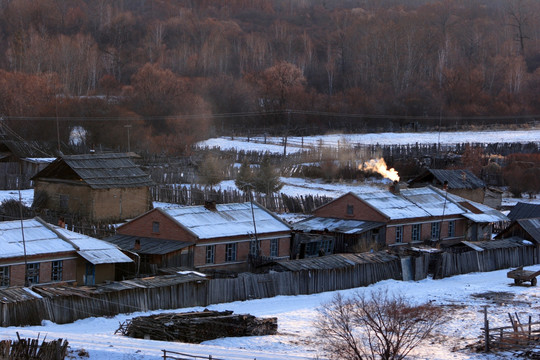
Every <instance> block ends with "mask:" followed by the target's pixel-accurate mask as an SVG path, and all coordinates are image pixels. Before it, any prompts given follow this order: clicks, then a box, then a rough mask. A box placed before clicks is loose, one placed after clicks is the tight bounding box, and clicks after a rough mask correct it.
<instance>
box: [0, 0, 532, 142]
mask: <svg viewBox="0 0 540 360" xmlns="http://www.w3.org/2000/svg"><path fill="white" fill-rule="evenodd" d="M538 14H540V3H539V2H538V1H535V0H472V1H467V2H462V1H453V0H438V1H437V0H416V1H410V0H408V1H402V2H400V1H395V0H394V1H390V0H389V1H378V0H363V1H349V0H326V1H322V0H321V1H305V0H287V1H285V0H227V1H220V2H218V3H216V2H214V1H187V0H167V1H160V2H155V1H110V0H98V1H89V0H76V1H72V0H39V1H31V0H11V1H0V34H1V36H0V46H1V47H2V48H4V49H6V51H5V52H2V55H0V70H1V71H0V90H1V92H0V93H1V95H0V114H1V115H3V116H5V117H8V118H9V119H11V121H12V122H14V119H15V118H17V117H24V118H31V117H38V118H39V119H40V122H39V123H35V124H36V125H38V126H32V127H28V126H25V125H18V124H19V123H20V122H21V121H18V120H17V121H18V122H17V124H13V123H12V124H11V126H13V127H17V126H18V128H19V129H18V130H20V131H22V132H23V135H25V136H32V137H42V138H51V137H52V136H53V135H55V134H57V133H59V134H60V138H61V139H62V140H64V141H67V139H68V138H69V132H70V129H71V128H73V127H75V126H78V125H80V124H84V127H85V128H88V134H89V137H90V139H89V140H88V142H90V143H99V144H106V145H107V146H115V145H116V146H119V144H118V138H119V136H120V134H124V133H125V129H124V126H125V125H132V126H133V129H132V130H133V133H132V134H131V135H132V136H133V140H134V145H135V146H140V147H143V146H144V147H146V148H150V149H154V150H158V151H170V152H181V151H185V149H186V145H189V144H190V143H191V142H193V141H194V140H197V139H200V138H201V137H204V136H207V135H208V133H209V131H210V129H213V130H214V131H218V132H221V131H222V130H223V131H224V130H227V131H231V130H236V131H245V129H246V128H247V127H253V126H256V127H259V128H274V129H275V128H276V127H279V128H280V130H281V131H289V130H290V129H298V128H302V127H306V126H312V127H318V128H328V127H332V124H331V121H330V120H332V118H331V117H329V116H328V115H326V114H327V113H340V114H341V113H348V114H366V115H384V116H390V117H393V116H420V117H427V118H429V117H435V118H438V117H439V116H441V115H442V116H443V118H445V117H449V116H457V117H462V116H522V115H528V114H529V115H530V114H538V113H540V105H539V104H540V101H539V100H540V98H539V96H540V95H539V94H540V91H538V90H539V89H540V70H539V68H540V67H539V66H540V42H539V39H540V35H539V34H540V21H538V20H539V19H537V18H536V17H535V16H538ZM288 110H309V111H310V113H309V114H306V113H302V114H303V115H294V113H293V115H292V116H291V112H288ZM212 114H214V115H215V114H237V115H235V116H233V115H229V116H227V117H225V116H211V115H212ZM187 115H191V116H187ZM64 117H71V118H73V117H75V118H77V119H80V121H79V123H75V122H74V121H73V120H72V121H70V122H69V123H65V122H64V123H63V125H64V126H62V124H60V125H59V126H58V124H57V122H56V118H59V119H60V121H61V119H62V118H64ZM89 117H94V118H99V119H101V122H99V121H94V122H93V124H89V123H88V122H84V123H83V122H82V121H83V120H84V119H86V118H89ZM47 118H50V120H47ZM113 119H115V120H117V121H111V120H113ZM118 119H123V120H122V121H118ZM126 119H130V122H128V121H127V120H126ZM132 119H139V120H138V121H134V120H132ZM362 121H364V120H363V118H352V120H351V121H350V122H351V123H352V125H351V128H353V127H354V128H361V124H359V123H361V122H362ZM449 121H450V120H449ZM329 122H330V123H329ZM451 122H452V123H454V122H455V120H454V119H452V121H451ZM25 128H26V130H25ZM28 128H30V129H28ZM58 128H59V129H58ZM104 128H106V129H107V131H103V129H104ZM122 138H125V136H122ZM124 148H125V146H124Z"/></svg>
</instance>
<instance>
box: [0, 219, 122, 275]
mask: <svg viewBox="0 0 540 360" xmlns="http://www.w3.org/2000/svg"><path fill="white" fill-rule="evenodd" d="M23 230H24V244H25V245H26V255H27V256H34V255H41V254H59V253H69V252H77V253H78V254H79V255H80V256H82V257H83V258H85V259H86V260H88V261H89V262H91V263H92V264H94V265H97V264H108V263H123V262H131V261H132V260H131V259H130V258H129V257H127V256H126V255H124V254H123V253H122V252H121V251H120V250H119V249H118V248H117V247H116V246H114V245H113V244H110V243H108V242H106V241H102V240H98V239H95V238H92V237H90V236H86V235H82V234H78V233H76V232H73V231H69V230H66V229H64V228H61V227H59V226H55V225H51V224H48V223H46V222H44V221H43V220H41V219H40V218H34V219H30V220H23ZM22 256H24V245H23V241H22V232H21V221H20V220H15V221H3V222H0V259H7V258H13V257H22Z"/></svg>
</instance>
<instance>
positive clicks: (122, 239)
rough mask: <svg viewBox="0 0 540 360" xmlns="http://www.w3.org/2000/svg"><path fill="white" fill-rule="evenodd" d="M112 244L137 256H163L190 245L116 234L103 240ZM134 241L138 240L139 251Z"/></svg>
mask: <svg viewBox="0 0 540 360" xmlns="http://www.w3.org/2000/svg"><path fill="white" fill-rule="evenodd" d="M103 240H105V241H108V242H110V243H112V244H115V245H116V246H118V247H119V248H121V249H124V250H129V251H133V252H136V253H138V254H154V255H164V254H168V253H171V252H174V251H178V250H182V249H184V248H186V247H188V246H190V245H193V243H191V242H183V241H178V240H166V239H157V238H151V237H140V236H134V235H122V234H116V235H114V236H111V237H108V238H106V239H103ZM135 240H139V243H140V246H141V247H140V249H139V250H135Z"/></svg>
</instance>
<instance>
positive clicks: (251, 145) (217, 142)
mask: <svg viewBox="0 0 540 360" xmlns="http://www.w3.org/2000/svg"><path fill="white" fill-rule="evenodd" d="M539 141H540V129H530V130H516V131H510V130H504V131H502V130H501V131H459V132H440V133H439V132H422V133H370V134H332V135H318V136H306V137H303V138H300V137H289V138H288V140H287V153H289V154H291V153H295V152H299V151H302V150H303V149H304V150H305V149H308V148H313V147H318V146H321V145H322V146H326V147H337V146H338V144H339V145H341V146H344V145H347V144H348V145H376V144H384V145H390V144H395V145H407V144H415V143H418V144H435V143H441V144H447V145H451V144H460V143H514V142H521V143H529V142H539ZM302 144H303V146H304V148H302ZM198 145H199V146H201V147H205V146H208V147H211V148H213V147H217V148H220V149H222V150H227V149H238V150H245V151H262V152H264V151H267V152H269V153H283V146H282V138H280V137H268V138H266V144H264V138H261V137H252V138H250V141H249V142H248V141H247V138H244V137H235V138H234V140H232V139H231V138H229V137H221V138H213V139H208V140H205V141H202V142H200V143H198Z"/></svg>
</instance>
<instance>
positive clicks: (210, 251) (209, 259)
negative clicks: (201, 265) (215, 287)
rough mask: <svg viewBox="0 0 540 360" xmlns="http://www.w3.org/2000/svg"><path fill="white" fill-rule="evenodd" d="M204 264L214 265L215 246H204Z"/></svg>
mask: <svg viewBox="0 0 540 360" xmlns="http://www.w3.org/2000/svg"><path fill="white" fill-rule="evenodd" d="M204 261H205V264H215V263H216V245H206V256H205V260H204Z"/></svg>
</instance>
